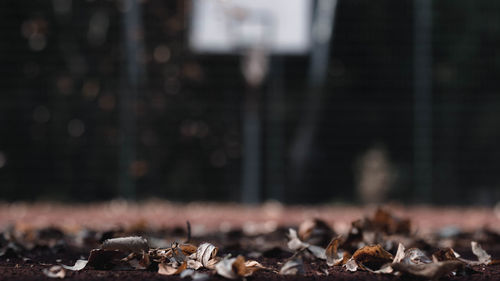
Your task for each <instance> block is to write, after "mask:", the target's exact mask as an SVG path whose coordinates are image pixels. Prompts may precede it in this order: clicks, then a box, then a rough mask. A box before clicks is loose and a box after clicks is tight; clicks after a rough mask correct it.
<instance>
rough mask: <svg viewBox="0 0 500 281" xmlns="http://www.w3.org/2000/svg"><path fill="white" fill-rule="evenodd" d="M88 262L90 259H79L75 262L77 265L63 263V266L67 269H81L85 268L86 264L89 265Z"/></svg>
mask: <svg viewBox="0 0 500 281" xmlns="http://www.w3.org/2000/svg"><path fill="white" fill-rule="evenodd" d="M88 262H89V261H88V260H77V261H76V262H75V265H73V266H69V265H64V264H63V265H62V267H63V268H65V269H67V270H72V271H80V270H82V269H84V268H85V266H87V263H88Z"/></svg>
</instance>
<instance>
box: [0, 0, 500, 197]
mask: <svg viewBox="0 0 500 281" xmlns="http://www.w3.org/2000/svg"><path fill="white" fill-rule="evenodd" d="M251 2H252V1H243V0H234V1H220V0H219V1H215V0H213V1H212V0H207V1H202V0H199V1H195V0H193V1H183V0H177V1H173V0H172V1H162V0H141V1H139V0H137V1H135V0H101V1H97V0H50V1H49V0H43V1H42V0H29V1H28V0H2V1H0V36H1V37H0V74H1V75H0V91H1V94H0V200H8V201H10V200H64V201H94V200H107V199H111V198H116V197H123V198H129V199H146V198H151V197H159V198H165V199H168V200H176V201H191V200H210V201H236V202H244V203H259V202H263V201H266V200H278V201H281V202H286V203H327V202H340V203H360V202H362V203H379V202H384V201H387V200H398V201H402V202H408V203H431V204H474V205H475V204H484V205H493V204H495V203H496V202H497V201H498V200H500V188H499V186H500V176H499V172H500V148H499V147H498V143H499V142H500V84H499V83H498V79H499V77H500V55H499V54H498V50H499V47H500V2H499V1H495V0H488V1H474V2H472V1H465V0H453V1H451V0H442V1H429V0H422V1H399V0H387V1H369V0H338V1H336V0H316V1H313V0H310V1H307V0H304V1H300V0H293V1H292V0H290V1H289V2H287V1H285V2H283V1H276V2H275V3H267V4H266V3H265V2H266V1H254V2H255V3H257V2H259V3H260V2H262V3H260V4H259V3H257V4H255V3H254V4H251ZM271 2H272V1H271ZM259 5H262V6H259ZM221 22H222V23H221ZM218 24H219V25H222V26H224V28H220V26H218ZM280 36H284V37H283V38H282V39H283V42H281V41H279V40H281V39H279V38H281V37H280ZM277 38H278V39H277ZM278 41H279V42H278Z"/></svg>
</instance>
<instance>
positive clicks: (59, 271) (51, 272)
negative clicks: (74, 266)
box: [43, 265, 66, 279]
mask: <svg viewBox="0 0 500 281" xmlns="http://www.w3.org/2000/svg"><path fill="white" fill-rule="evenodd" d="M43 274H45V276H47V277H49V278H60V279H63V278H64V277H66V270H65V269H64V268H63V267H62V266H60V265H54V266H51V267H50V268H48V269H47V268H44V269H43Z"/></svg>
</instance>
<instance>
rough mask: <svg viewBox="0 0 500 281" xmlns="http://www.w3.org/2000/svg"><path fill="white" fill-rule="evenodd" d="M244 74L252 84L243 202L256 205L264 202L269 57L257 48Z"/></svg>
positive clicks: (245, 121) (246, 123) (248, 57)
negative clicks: (264, 93)
mask: <svg viewBox="0 0 500 281" xmlns="http://www.w3.org/2000/svg"><path fill="white" fill-rule="evenodd" d="M243 59H244V60H243V64H242V72H243V75H244V76H245V80H246V81H247V84H248V86H247V87H248V91H247V94H246V96H245V100H244V105H243V185H242V192H241V196H242V197H241V201H242V202H243V203H246V204H256V203H259V202H260V199H261V188H260V187H261V153H262V148H261V147H262V145H261V114H260V91H261V86H262V83H263V81H264V80H265V77H266V76H267V68H268V53H267V51H266V50H263V49H259V48H254V49H251V50H249V51H248V53H247V54H246V55H245V57H244V58H243Z"/></svg>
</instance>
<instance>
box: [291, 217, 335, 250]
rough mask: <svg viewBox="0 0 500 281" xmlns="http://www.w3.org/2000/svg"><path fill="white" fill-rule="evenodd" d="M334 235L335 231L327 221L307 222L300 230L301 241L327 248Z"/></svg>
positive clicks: (303, 223)
mask: <svg viewBox="0 0 500 281" xmlns="http://www.w3.org/2000/svg"><path fill="white" fill-rule="evenodd" d="M334 235H335V233H334V231H333V229H332V228H331V227H330V226H329V225H328V224H327V223H326V222H325V221H323V220H320V219H317V218H316V219H309V220H305V221H304V222H302V223H301V224H300V225H299V229H298V237H299V239H300V240H302V241H305V242H307V243H310V244H314V245H320V246H325V245H326V244H327V243H328V242H329V240H330V237H332V236H334Z"/></svg>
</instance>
